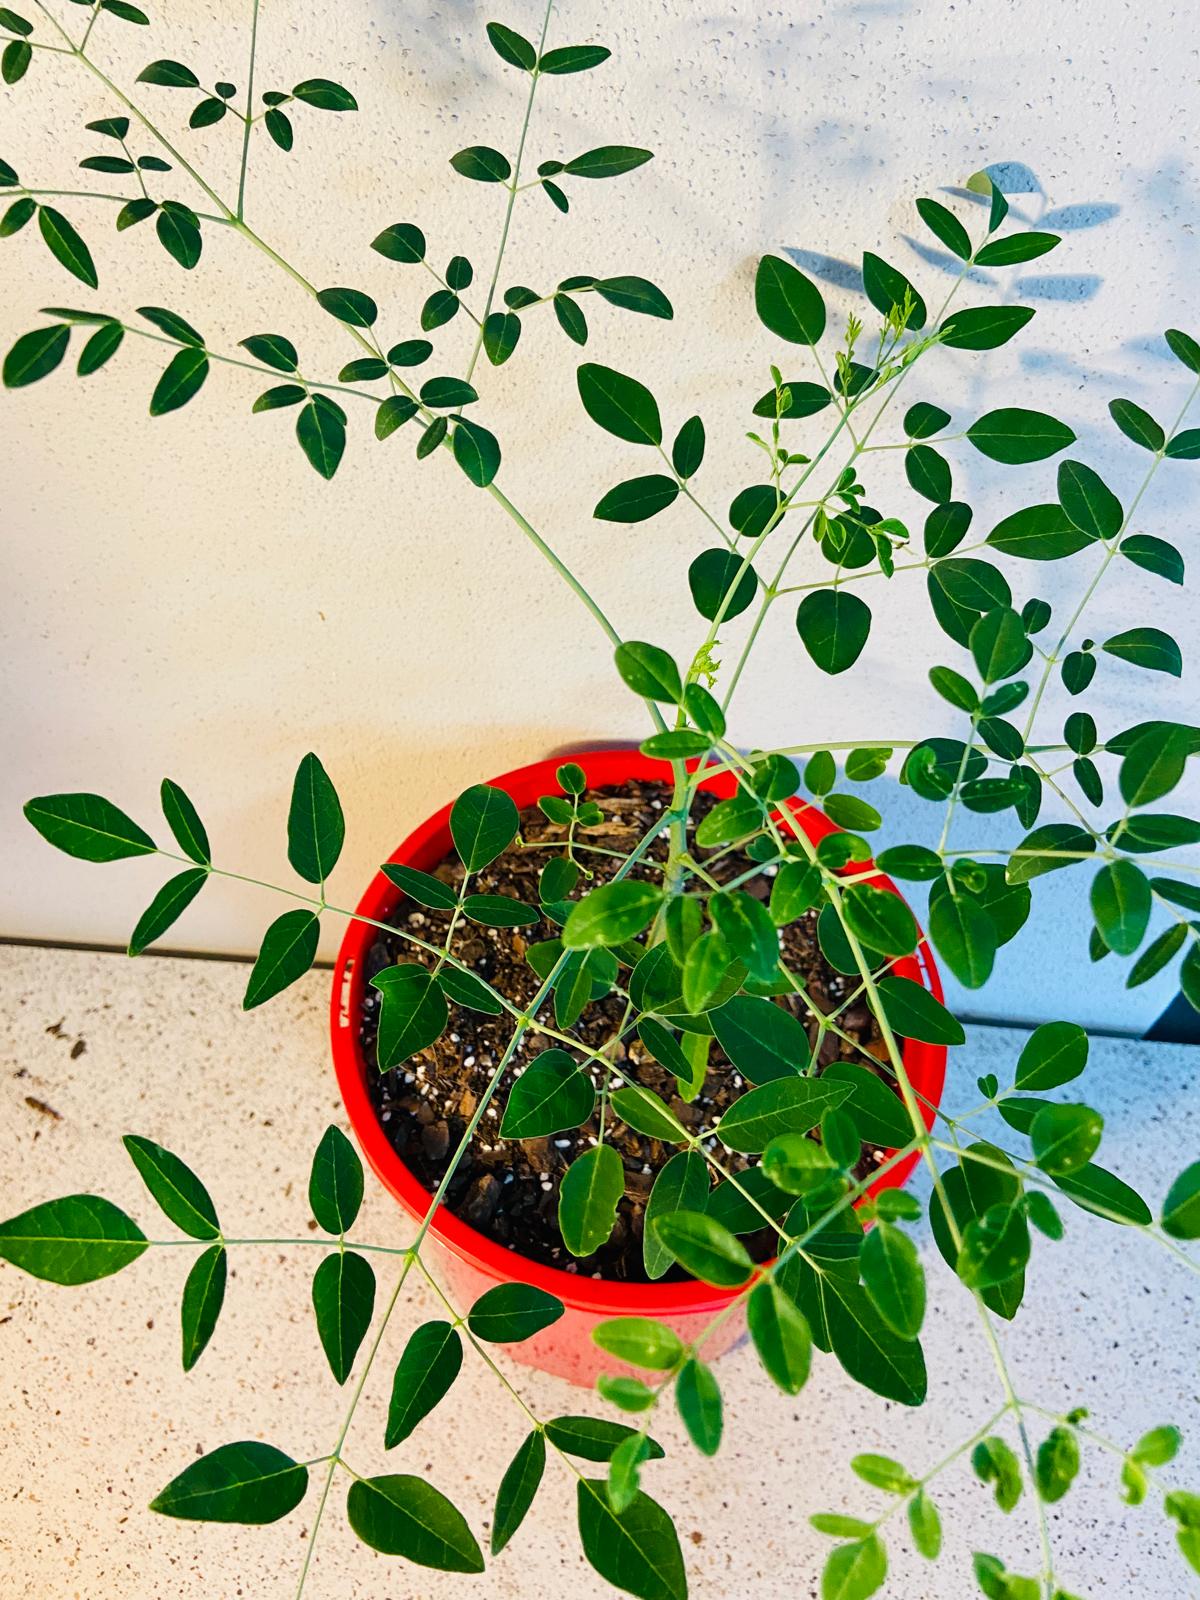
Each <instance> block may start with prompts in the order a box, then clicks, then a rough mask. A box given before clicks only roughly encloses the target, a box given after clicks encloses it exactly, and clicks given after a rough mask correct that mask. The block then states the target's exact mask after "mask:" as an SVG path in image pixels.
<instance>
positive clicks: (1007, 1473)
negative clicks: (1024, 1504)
mask: <svg viewBox="0 0 1200 1600" xmlns="http://www.w3.org/2000/svg"><path fill="white" fill-rule="evenodd" d="M971 1466H972V1467H973V1468H974V1471H975V1476H976V1477H977V1478H978V1479H979V1481H980V1482H981V1483H994V1484H995V1485H996V1504H997V1505H998V1506H999V1507H1000V1509H1001V1511H1005V1512H1007V1511H1011V1510H1012V1509H1013V1507H1014V1506H1015V1505H1016V1503H1017V1501H1018V1500H1019V1499H1020V1498H1021V1487H1022V1485H1021V1463H1020V1462H1019V1461H1018V1460H1017V1457H1016V1455H1015V1453H1014V1452H1013V1450H1012V1448H1011V1447H1010V1446H1009V1445H1008V1444H1006V1443H1005V1441H1004V1440H1003V1439H1001V1438H1000V1437H998V1435H996V1434H991V1435H989V1437H988V1438H986V1439H981V1440H980V1442H979V1443H978V1444H977V1445H976V1446H975V1449H974V1451H973V1452H972V1455H971Z"/></svg>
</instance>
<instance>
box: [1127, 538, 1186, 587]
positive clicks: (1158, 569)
mask: <svg viewBox="0 0 1200 1600" xmlns="http://www.w3.org/2000/svg"><path fill="white" fill-rule="evenodd" d="M1120 550H1121V554H1122V555H1123V556H1124V557H1125V559H1126V560H1127V561H1132V562H1133V564H1134V566H1135V567H1142V568H1143V569H1144V570H1145V571H1146V572H1153V573H1155V574H1156V575H1157V576H1158V577H1160V578H1165V579H1166V580H1167V582H1168V583H1178V584H1182V583H1183V579H1184V564H1183V557H1182V555H1180V553H1179V551H1178V550H1177V549H1176V548H1175V546H1174V545H1173V544H1168V543H1167V541H1166V540H1165V539H1156V538H1154V537H1153V535H1151V534H1148V533H1131V534H1130V535H1129V537H1128V538H1127V539H1122V540H1121V545H1120Z"/></svg>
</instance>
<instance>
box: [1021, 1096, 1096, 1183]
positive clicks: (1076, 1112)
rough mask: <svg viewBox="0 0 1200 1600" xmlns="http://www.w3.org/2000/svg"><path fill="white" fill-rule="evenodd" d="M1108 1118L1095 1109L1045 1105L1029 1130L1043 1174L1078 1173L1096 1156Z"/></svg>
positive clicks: (1035, 1157)
mask: <svg viewBox="0 0 1200 1600" xmlns="http://www.w3.org/2000/svg"><path fill="white" fill-rule="evenodd" d="M1103 1132H1104V1118H1103V1117H1102V1116H1101V1115H1100V1113H1099V1112H1098V1111H1093V1110H1092V1108H1091V1106H1081V1105H1067V1106H1062V1105H1045V1106H1042V1108H1041V1110H1040V1111H1038V1113H1037V1115H1036V1116H1035V1117H1034V1119H1033V1125H1032V1127H1031V1128H1030V1130H1029V1139H1030V1143H1031V1144H1032V1146H1033V1157H1034V1160H1035V1161H1036V1162H1037V1164H1038V1166H1039V1167H1041V1169H1042V1171H1043V1172H1049V1173H1051V1174H1060V1175H1061V1174H1062V1173H1064V1172H1066V1173H1070V1172H1077V1171H1078V1170H1079V1168H1080V1167H1082V1166H1084V1165H1085V1164H1086V1163H1087V1162H1088V1161H1090V1160H1091V1158H1092V1156H1093V1155H1095V1153H1096V1151H1097V1149H1098V1148H1099V1145H1100V1138H1101V1135H1102V1134H1103Z"/></svg>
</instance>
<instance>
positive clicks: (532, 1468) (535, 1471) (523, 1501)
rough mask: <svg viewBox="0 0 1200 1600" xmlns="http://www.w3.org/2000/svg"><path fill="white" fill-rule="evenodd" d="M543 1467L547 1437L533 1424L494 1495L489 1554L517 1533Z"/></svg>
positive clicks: (497, 1552)
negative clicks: (490, 1549)
mask: <svg viewBox="0 0 1200 1600" xmlns="http://www.w3.org/2000/svg"><path fill="white" fill-rule="evenodd" d="M545 1470H546V1437H545V1434H544V1433H543V1432H542V1430H541V1429H540V1428H535V1429H534V1430H533V1432H532V1433H531V1434H529V1435H528V1436H527V1437H526V1439H525V1440H524V1442H523V1443H522V1444H521V1445H520V1446H519V1447H518V1449H517V1453H516V1455H515V1456H514V1457H513V1458H512V1460H511V1461H510V1462H509V1464H508V1467H507V1469H506V1470H505V1473H504V1476H503V1478H501V1480H500V1489H499V1491H498V1493H497V1495H496V1510H495V1512H494V1514H493V1516H492V1554H493V1555H494V1556H497V1555H499V1554H500V1552H501V1550H503V1549H504V1547H505V1545H506V1544H507V1543H508V1541H509V1540H510V1539H511V1538H512V1536H513V1534H514V1533H516V1531H517V1529H518V1528H519V1527H520V1526H521V1523H522V1522H523V1521H524V1520H525V1515H526V1513H527V1512H528V1510H529V1508H530V1506H531V1505H532V1504H533V1499H534V1496H535V1495H536V1494H537V1492H538V1487H539V1485H540V1484H541V1481H542V1474H543V1472H544V1471H545Z"/></svg>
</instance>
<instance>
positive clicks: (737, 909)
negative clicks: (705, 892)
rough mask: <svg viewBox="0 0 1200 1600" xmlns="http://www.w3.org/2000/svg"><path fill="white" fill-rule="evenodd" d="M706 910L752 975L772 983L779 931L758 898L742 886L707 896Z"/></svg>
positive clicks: (776, 964)
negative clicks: (741, 887) (708, 897)
mask: <svg viewBox="0 0 1200 1600" xmlns="http://www.w3.org/2000/svg"><path fill="white" fill-rule="evenodd" d="M708 913H709V916H710V917H711V918H712V919H713V922H714V923H715V924H716V928H717V931H718V932H719V933H720V935H721V936H722V938H723V939H724V940H725V943H726V944H727V945H728V947H729V949H730V950H732V952H733V954H734V955H735V956H736V957H737V958H738V960H740V961H742V962H744V963H745V965H746V966H747V967H748V968H749V969H750V972H751V974H752V976H754V977H756V978H758V979H759V980H760V981H761V982H763V983H770V982H772V981H773V980H774V978H775V976H776V973H777V970H778V966H779V932H778V930H777V928H776V927H775V924H774V922H772V920H771V915H770V912H769V911H768V910H767V908H766V906H764V905H763V903H762V901H761V900H756V899H755V898H754V896H753V895H751V894H747V893H746V891H745V890H743V889H735V890H723V891H722V892H721V893H720V894H714V895H712V896H711V898H710V899H709V902H708Z"/></svg>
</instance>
